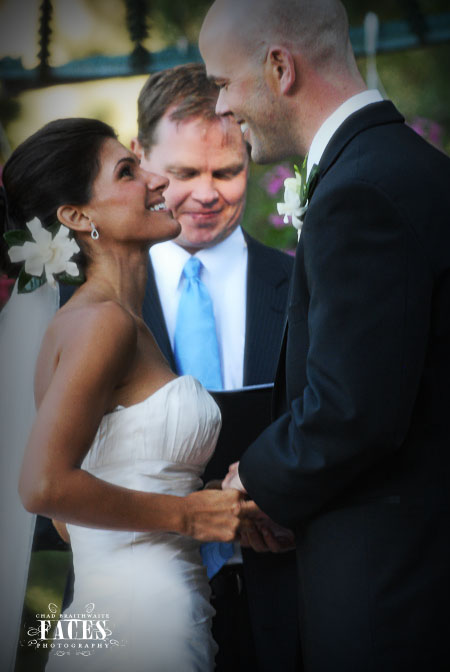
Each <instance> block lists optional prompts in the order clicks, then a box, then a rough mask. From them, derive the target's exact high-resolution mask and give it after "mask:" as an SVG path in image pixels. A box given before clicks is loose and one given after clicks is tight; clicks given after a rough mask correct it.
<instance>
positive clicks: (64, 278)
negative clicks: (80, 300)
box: [56, 269, 86, 286]
mask: <svg viewBox="0 0 450 672" xmlns="http://www.w3.org/2000/svg"><path fill="white" fill-rule="evenodd" d="M56 277H57V280H58V282H60V283H61V284H62V285H77V286H78V285H82V284H83V283H84V282H86V276H85V275H84V273H83V271H82V270H81V269H80V275H77V276H74V275H69V274H68V273H59V274H58V275H57V276H56Z"/></svg>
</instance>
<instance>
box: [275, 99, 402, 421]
mask: <svg viewBox="0 0 450 672" xmlns="http://www.w3.org/2000/svg"><path fill="white" fill-rule="evenodd" d="M404 121H405V120H404V117H402V115H401V114H400V113H399V112H398V110H397V109H396V108H395V106H394V105H393V104H392V103H391V102H390V101H383V102H379V103H372V104H370V105H367V106H366V107H363V108H362V109H360V110H358V111H357V112H354V113H353V114H351V115H350V116H349V117H348V118H347V119H346V120H345V121H344V123H343V124H342V125H341V126H340V127H339V128H338V129H337V131H336V133H335V134H334V135H333V137H332V138H331V140H330V142H329V143H328V145H327V147H326V149H325V151H324V153H323V156H322V158H321V160H320V162H319V171H320V172H319V182H320V181H321V180H322V179H324V177H325V176H326V173H327V172H328V170H329V169H330V168H331V167H332V166H333V165H334V164H335V163H336V161H337V160H338V159H339V156H340V154H341V153H342V151H343V150H344V149H345V147H346V146H347V145H348V144H349V142H351V141H352V140H353V138H355V136H357V135H358V134H359V133H361V132H363V131H365V130H367V129H368V128H371V127H373V126H379V125H382V124H392V123H404ZM312 198H314V196H312ZM300 245H301V243H300ZM299 252H300V250H297V255H296V262H295V263H296V264H297V263H299V259H298V255H299ZM301 263H302V264H303V257H302V262H301ZM293 275H294V276H295V275H296V273H295V271H294V274H293ZM291 291H292V284H291V288H290V294H291ZM290 302H291V299H289V300H288V305H289V303H290ZM288 328H289V325H288V323H287V318H286V321H285V323H284V330H283V338H282V348H281V352H280V359H279V362H278V368H277V373H276V378H275V391H274V396H273V407H272V412H273V416H274V417H275V418H276V417H278V416H279V415H280V414H281V413H283V412H285V411H286V407H287V389H286V385H287V381H286V351H287V341H288Z"/></svg>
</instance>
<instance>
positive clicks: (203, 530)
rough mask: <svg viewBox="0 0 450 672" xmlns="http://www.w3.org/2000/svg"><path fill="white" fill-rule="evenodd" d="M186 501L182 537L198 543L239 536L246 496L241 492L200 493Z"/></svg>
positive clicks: (186, 498) (225, 539)
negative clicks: (190, 538) (183, 535)
mask: <svg viewBox="0 0 450 672" xmlns="http://www.w3.org/2000/svg"><path fill="white" fill-rule="evenodd" d="M184 500H185V509H184V516H183V524H182V534H185V535H186V536H188V537H193V538H194V539H197V540H198V541H233V540H235V539H236V537H237V533H238V528H239V524H240V522H241V520H240V514H241V505H242V501H243V494H242V493H240V492H238V491H237V490H226V491H223V490H200V491H199V492H193V493H191V494H190V495H187V497H185V498H184Z"/></svg>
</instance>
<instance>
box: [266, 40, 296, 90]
mask: <svg viewBox="0 0 450 672" xmlns="http://www.w3.org/2000/svg"><path fill="white" fill-rule="evenodd" d="M266 70H267V76H268V78H269V83H270V85H271V87H273V89H274V90H275V91H277V92H278V93H280V94H281V95H284V96H286V95H288V94H289V93H290V92H291V89H292V87H293V86H294V83H295V63H294V59H293V56H292V54H291V52H290V51H289V50H288V49H286V47H278V46H275V47H271V48H270V49H269V53H268V55H267V61H266Z"/></svg>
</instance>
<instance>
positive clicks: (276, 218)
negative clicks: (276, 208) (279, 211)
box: [269, 215, 288, 229]
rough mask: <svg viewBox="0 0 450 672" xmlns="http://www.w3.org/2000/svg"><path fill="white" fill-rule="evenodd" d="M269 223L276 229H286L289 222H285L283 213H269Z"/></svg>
mask: <svg viewBox="0 0 450 672" xmlns="http://www.w3.org/2000/svg"><path fill="white" fill-rule="evenodd" d="M269 223H270V224H271V225H272V226H273V227H274V228H275V229H284V227H285V226H288V224H285V223H284V217H283V216H282V215H269Z"/></svg>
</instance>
